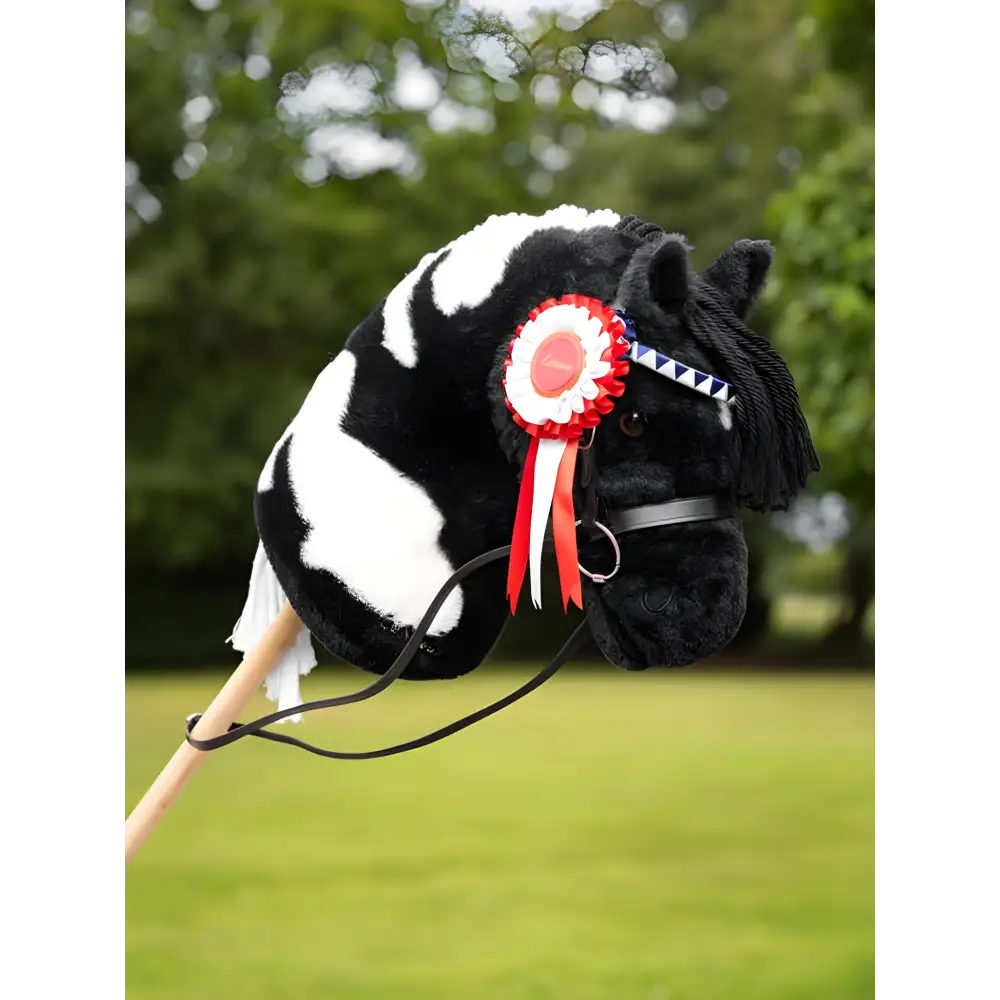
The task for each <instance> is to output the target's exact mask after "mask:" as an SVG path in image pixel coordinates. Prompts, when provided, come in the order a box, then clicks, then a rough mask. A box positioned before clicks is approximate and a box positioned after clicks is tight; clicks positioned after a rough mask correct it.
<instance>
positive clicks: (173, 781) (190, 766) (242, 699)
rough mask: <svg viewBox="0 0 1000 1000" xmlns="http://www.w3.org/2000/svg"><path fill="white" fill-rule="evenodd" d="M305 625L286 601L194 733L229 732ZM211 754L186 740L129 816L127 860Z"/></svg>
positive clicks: (204, 735)
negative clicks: (196, 748)
mask: <svg viewBox="0 0 1000 1000" xmlns="http://www.w3.org/2000/svg"><path fill="white" fill-rule="evenodd" d="M301 627H302V622H301V620H300V619H299V617H298V615H296V614H295V611H294V610H293V609H292V606H291V605H290V604H288V603H287V602H286V603H285V606H284V607H283V608H282V609H281V611H280V613H279V614H278V617H277V618H275V620H274V621H273V622H272V623H271V627H270V628H269V629H268V630H267V632H265V633H264V636H263V638H262V639H261V640H260V642H258V643H257V645H256V646H254V648H253V649H252V650H250V652H249V653H247V655H246V656H245V657H244V658H243V662H242V663H241V664H240V665H239V666H238V667H237V668H236V670H235V671H233V675H232V676H231V677H230V678H229V680H228V681H226V683H225V686H224V687H223V688H222V690H221V691H220V692H219V693H218V694H217V695H216V696H215V700H214V701H213V702H212V704H211V705H209V706H208V708H207V709H205V712H204V714H203V715H202V717H201V718H200V719H199V720H198V724H197V725H196V726H195V727H194V729H193V730H192V733H191V735H192V736H194V737H195V738H196V739H200V740H207V739H211V738H212V737H213V736H221V735H222V734H223V733H224V732H226V731H227V730H228V729H229V727H230V726H231V725H232V724H233V723H234V722H235V721H236V717H237V716H238V715H239V714H240V713H241V712H242V711H243V709H244V708H245V707H246V705H247V703H248V702H249V701H250V699H251V698H252V697H253V695H254V692H256V691H257V689H258V688H259V687H260V686H261V684H263V683H264V678H265V677H266V676H267V675H268V674H269V673H270V672H271V671H272V670H273V669H274V667H275V666H277V664H278V662H279V660H280V659H281V657H282V655H283V654H284V652H285V650H286V649H288V647H289V646H291V644H292V643H293V642H294V641H295V638H296V636H297V635H298V633H299V629H300V628H301ZM206 756H207V753H206V752H204V751H202V750H195V748H194V747H193V746H191V744H190V743H188V742H187V741H185V742H184V743H182V744H181V745H180V747H178V749H177V752H176V753H175V754H174V755H173V757H171V758H170V760H169V761H168V762H167V765H166V767H164V768H163V770H162V771H161V772H160V774H159V776H158V777H157V779H156V781H154V782H153V784H152V785H150V787H149V790H148V791H147V792H146V794H145V795H144V796H143V797H142V799H141V800H140V802H139V804H138V805H137V806H136V807H135V808H134V809H133V810H132V812H131V813H130V814H129V817H128V819H127V820H125V864H126V865H127V864H128V863H129V862H130V861H131V860H132V858H133V857H135V854H136V852H137V851H138V850H139V848H140V847H142V845H143V843H145V841H146V838H147V837H148V836H149V835H150V834H151V833H152V832H153V830H155V829H156V825H157V823H159V822H160V820H161V819H162V818H163V814H164V813H165V812H166V811H167V810H168V809H169V808H170V806H171V805H172V804H173V801H174V799H176V798H177V796H178V795H179V794H180V792H181V789H182V788H183V787H184V785H185V783H186V782H187V780H188V778H190V777H191V775H192V774H194V772H195V771H197V770H198V768H199V767H200V766H201V764H202V762H203V761H204V759H205V757H206Z"/></svg>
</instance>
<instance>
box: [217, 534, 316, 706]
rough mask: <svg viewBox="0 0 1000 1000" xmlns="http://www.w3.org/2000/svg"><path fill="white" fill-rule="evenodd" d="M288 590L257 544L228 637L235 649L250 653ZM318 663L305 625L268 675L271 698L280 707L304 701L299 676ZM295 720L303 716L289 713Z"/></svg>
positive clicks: (268, 694)
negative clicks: (243, 601)
mask: <svg viewBox="0 0 1000 1000" xmlns="http://www.w3.org/2000/svg"><path fill="white" fill-rule="evenodd" d="M285 600H286V598H285V592H284V591H283V590H282V589H281V584H280V583H278V578H277V576H275V574H274V570H273V569H272V568H271V564H270V562H268V559H267V553H266V552H265V551H264V546H263V545H258V546H257V554H256V555H255V556H254V559H253V569H252V570H251V571H250V588H249V590H248V591H247V601H246V604H245V605H244V606H243V614H242V615H240V618H239V621H238V622H237V623H236V625H235V627H234V628H233V634H232V635H231V636H230V637H229V638H228V639H227V640H226V641H227V642H231V643H232V644H233V649H235V650H238V651H239V652H241V653H249V652H250V650H251V649H253V648H254V646H256V645H257V643H258V642H260V640H261V639H262V638H263V637H264V633H265V632H266V631H267V630H268V629H269V628H270V627H271V623H272V622H273V621H274V619H275V618H277V617H278V613H279V612H280V611H281V609H282V608H283V607H284V604H285ZM315 666H316V654H315V652H314V651H313V646H312V638H311V636H310V635H309V629H307V628H306V627H305V625H303V626H302V629H301V631H300V632H299V634H298V635H297V636H296V637H295V642H293V643H292V645H291V646H289V647H288V649H287V650H286V651H285V655H284V656H283V657H282V658H281V660H280V661H279V662H278V665H277V666H276V667H275V668H274V669H273V670H272V671H271V672H270V673H269V674H268V675H267V678H266V680H265V681H264V684H265V691H266V693H267V697H268V698H269V699H270V700H271V701H276V702H277V703H278V709H279V710H281V709H285V708H293V707H294V706H295V705H301V704H302V695H301V694H300V692H299V677H300V676H302V675H304V674H308V673H309V671H310V670H312V668H313V667H315ZM289 718H290V719H291V721H292V722H300V721H301V720H302V716H301V715H292V716H289Z"/></svg>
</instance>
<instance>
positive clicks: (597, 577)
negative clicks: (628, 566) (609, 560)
mask: <svg viewBox="0 0 1000 1000" xmlns="http://www.w3.org/2000/svg"><path fill="white" fill-rule="evenodd" d="M581 524H583V522H582V521H577V522H576V526H577V527H579V526H580V525H581ZM594 527H595V528H600V529H601V531H603V532H604V534H605V535H606V536H607V539H608V541H609V542H611V547H612V548H613V549H614V550H615V568H614V569H613V570H612V571H611V572H610V573H608V574H607V575H605V574H603V573H591V572H590V570H588V569H584V568H583V566H581V565H580V563H577V564H576V565H577V569H579V570H580V572H581V573H582V574H583V575H584V576H585V577H586V578H587V579H588V580H590V581H592V582H593V583H607V582H608V580H610V579H611V578H612V577H613V576H614V575H615V574H616V573H617V572H618V570H619V569H621V565H622V551H621V549H620V548H618V539H617V538H615V536H614V535H613V534H612V533H611V529H610V528H607V527H605V526H604V525H603V524H601V522H600V521H595V522H594Z"/></svg>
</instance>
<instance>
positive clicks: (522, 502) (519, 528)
mask: <svg viewBox="0 0 1000 1000" xmlns="http://www.w3.org/2000/svg"><path fill="white" fill-rule="evenodd" d="M537 454H538V438H536V437H533V438H532V439H531V444H530V445H529V446H528V456H527V458H525V460H524V471H523V472H522V473H521V492H520V493H519V494H518V496H517V513H516V514H515V516H514V535H513V537H512V538H511V540H510V562H509V563H508V564H507V600H508V601H510V613H511V614H514V613H515V612H516V611H517V598H518V595H519V594H520V593H521V583H522V582H523V581H524V571H525V569H526V568H527V566H528V543H529V540H530V537H531V498H532V496H533V495H534V492H535V456H536V455H537ZM574 537H575V533H574Z"/></svg>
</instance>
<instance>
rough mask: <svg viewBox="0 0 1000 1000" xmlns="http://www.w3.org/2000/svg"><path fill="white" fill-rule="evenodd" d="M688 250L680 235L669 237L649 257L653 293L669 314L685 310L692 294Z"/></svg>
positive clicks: (650, 285) (651, 290)
mask: <svg viewBox="0 0 1000 1000" xmlns="http://www.w3.org/2000/svg"><path fill="white" fill-rule="evenodd" d="M687 252H688V248H687V244H686V243H685V242H684V240H683V239H682V238H680V237H677V236H667V237H665V238H664V239H663V241H662V242H661V243H660V245H659V246H658V247H657V248H656V250H655V251H654V252H653V255H652V256H651V257H650V258H649V264H648V266H647V268H646V274H647V276H648V278H649V291H650V293H651V294H652V296H653V299H654V300H655V301H656V303H657V304H658V305H659V306H660V307H661V308H663V309H665V310H666V311H667V312H676V311H678V310H680V309H681V308H683V306H684V303H685V302H687V300H688V296H689V294H690V278H689V274H688V253H687Z"/></svg>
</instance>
